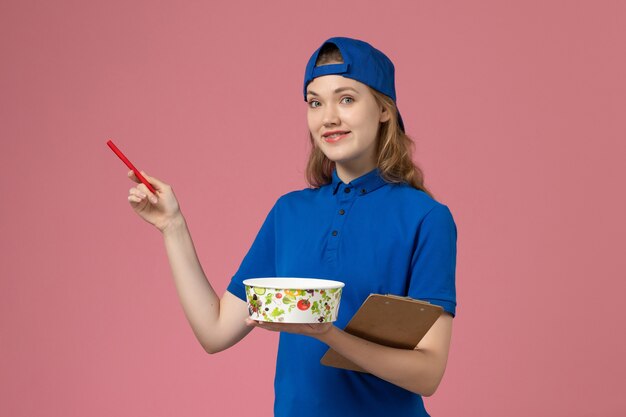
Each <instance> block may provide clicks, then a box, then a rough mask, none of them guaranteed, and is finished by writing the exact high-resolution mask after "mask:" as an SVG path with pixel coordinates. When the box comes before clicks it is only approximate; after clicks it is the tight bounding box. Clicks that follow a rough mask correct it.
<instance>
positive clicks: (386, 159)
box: [305, 43, 434, 198]
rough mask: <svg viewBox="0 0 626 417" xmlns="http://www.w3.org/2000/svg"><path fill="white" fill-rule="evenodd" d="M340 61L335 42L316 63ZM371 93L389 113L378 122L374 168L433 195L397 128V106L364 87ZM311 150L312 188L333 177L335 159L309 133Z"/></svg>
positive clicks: (385, 176) (409, 141)
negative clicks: (327, 154) (318, 145)
mask: <svg viewBox="0 0 626 417" xmlns="http://www.w3.org/2000/svg"><path fill="white" fill-rule="evenodd" d="M336 63H343V57H342V56H341V52H340V51H339V48H337V46H335V45H334V44H330V43H327V44H325V45H324V46H323V47H322V49H321V50H320V53H319V55H318V58H317V61H316V62H315V66H320V65H327V64H336ZM367 87H368V88H369V90H370V92H371V93H372V95H373V96H374V99H375V100H376V103H377V104H378V105H379V106H382V107H383V108H384V109H385V110H386V111H387V112H388V113H389V115H390V118H389V120H387V121H386V122H383V123H381V124H380V129H379V132H378V140H377V145H378V146H377V148H376V155H377V168H378V170H379V171H380V175H381V177H382V178H383V179H384V180H385V181H386V182H389V183H407V184H409V185H410V186H412V187H414V188H417V189H418V190H422V191H424V192H425V193H426V194H428V196H430V197H431V198H434V196H433V194H432V193H431V192H430V191H429V190H428V189H427V188H426V187H425V186H424V174H423V172H422V170H421V169H420V167H419V166H417V165H416V164H415V163H414V162H413V159H412V153H413V148H414V146H415V144H414V142H413V139H411V138H410V137H409V136H408V135H407V134H406V133H404V132H403V131H402V129H400V124H399V123H398V109H397V107H396V104H395V103H394V101H393V100H392V99H391V97H389V96H387V95H385V94H382V93H380V92H379V91H377V90H374V89H373V88H371V87H369V86H367ZM309 140H310V142H311V151H310V153H309V158H308V161H307V166H306V173H305V179H306V182H307V183H308V184H309V185H310V186H311V187H313V188H318V187H321V186H322V185H326V184H330V183H331V182H332V180H333V178H332V172H333V169H334V168H335V162H334V161H331V160H330V159H328V158H327V157H326V155H324V153H323V152H322V151H321V150H320V149H319V147H317V146H315V139H314V138H313V135H312V134H311V132H309Z"/></svg>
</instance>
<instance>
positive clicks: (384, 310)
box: [320, 294, 443, 373]
mask: <svg viewBox="0 0 626 417" xmlns="http://www.w3.org/2000/svg"><path fill="white" fill-rule="evenodd" d="M442 313H443V308H442V307H440V306H438V305H434V304H431V303H429V302H427V301H422V300H416V299H413V298H410V297H399V296H396V295H383V294H370V296H369V297H367V299H366V300H365V302H363V304H362V305H361V307H359V310H358V311H357V312H356V314H355V315H354V316H353V317H352V319H351V320H350V322H349V323H348V325H347V326H346V328H345V329H344V331H345V332H346V333H349V334H352V335H354V336H358V337H360V338H362V339H365V340H369V341H370V342H374V343H378V344H380V345H384V346H389V347H394V348H398V349H411V350H412V349H415V347H416V346H417V344H418V343H419V342H420V340H422V338H423V337H424V335H425V334H426V333H427V332H428V330H429V329H430V328H431V327H432V325H433V324H434V323H435V321H437V319H438V318H439V316H440V315H441V314H442ZM320 363H321V364H322V365H326V366H332V367H335V368H343V369H348V370H351V371H358V372H365V373H367V371H365V370H364V369H363V368H361V367H360V366H358V365H356V364H354V363H353V362H351V361H349V360H348V359H346V358H344V357H343V356H341V355H340V354H339V353H337V352H336V351H334V350H333V349H332V348H331V349H328V351H327V352H326V353H325V354H324V356H323V357H322V359H321V360H320Z"/></svg>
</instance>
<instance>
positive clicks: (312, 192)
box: [276, 185, 328, 206]
mask: <svg viewBox="0 0 626 417" xmlns="http://www.w3.org/2000/svg"><path fill="white" fill-rule="evenodd" d="M325 187H328V186H327V185H324V186H322V187H320V188H302V189H300V190H294V191H289V192H287V193H285V194H283V195H281V196H280V197H278V199H277V201H276V205H277V206H293V205H307V204H310V203H312V202H314V201H315V199H316V198H318V197H319V195H320V193H321V192H322V191H323V190H324V188H325Z"/></svg>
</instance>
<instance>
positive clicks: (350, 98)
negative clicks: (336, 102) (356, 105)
mask: <svg viewBox="0 0 626 417" xmlns="http://www.w3.org/2000/svg"><path fill="white" fill-rule="evenodd" d="M345 99H348V100H352V101H351V102H354V99H353V98H352V97H344V98H342V100H345Z"/></svg>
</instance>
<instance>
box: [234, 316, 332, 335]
mask: <svg viewBox="0 0 626 417" xmlns="http://www.w3.org/2000/svg"><path fill="white" fill-rule="evenodd" d="M246 325H247V326H253V327H260V328H261V329H265V330H270V331H272V332H286V333H294V334H302V335H306V336H312V337H315V338H319V337H321V336H323V335H324V334H326V333H327V332H328V331H330V329H332V327H333V324H332V323H311V324H309V323H269V322H264V321H257V320H252V319H251V318H247V319H246Z"/></svg>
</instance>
